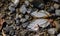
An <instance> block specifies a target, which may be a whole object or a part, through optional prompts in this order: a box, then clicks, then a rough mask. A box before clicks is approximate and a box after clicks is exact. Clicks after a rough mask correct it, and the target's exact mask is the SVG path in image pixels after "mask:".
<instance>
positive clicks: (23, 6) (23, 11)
mask: <svg viewBox="0 0 60 36" xmlns="http://www.w3.org/2000/svg"><path fill="white" fill-rule="evenodd" d="M20 12H21V13H23V14H25V13H26V12H27V8H26V7H25V5H22V6H21V8H20Z"/></svg>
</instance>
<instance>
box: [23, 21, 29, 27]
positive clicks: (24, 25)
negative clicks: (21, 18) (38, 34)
mask: <svg viewBox="0 0 60 36" xmlns="http://www.w3.org/2000/svg"><path fill="white" fill-rule="evenodd" d="M29 23H30V22H25V23H23V24H22V26H23V28H26V27H27V26H28V25H29Z"/></svg>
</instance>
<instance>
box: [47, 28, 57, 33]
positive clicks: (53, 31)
mask: <svg viewBox="0 0 60 36" xmlns="http://www.w3.org/2000/svg"><path fill="white" fill-rule="evenodd" d="M55 32H56V29H55V28H50V29H48V33H49V34H55Z"/></svg>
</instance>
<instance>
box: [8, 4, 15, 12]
mask: <svg viewBox="0 0 60 36" xmlns="http://www.w3.org/2000/svg"><path fill="white" fill-rule="evenodd" d="M13 6H14V4H11V5H10V6H9V10H10V11H11V12H14V11H15V7H13Z"/></svg>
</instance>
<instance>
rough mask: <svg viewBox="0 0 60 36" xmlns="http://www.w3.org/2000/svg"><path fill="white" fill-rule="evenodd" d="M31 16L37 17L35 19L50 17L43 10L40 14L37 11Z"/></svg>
mask: <svg viewBox="0 0 60 36" xmlns="http://www.w3.org/2000/svg"><path fill="white" fill-rule="evenodd" d="M31 15H32V16H35V17H45V16H47V15H49V13H48V12H46V11H43V10H41V11H39V12H37V11H35V12H33V13H31Z"/></svg>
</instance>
